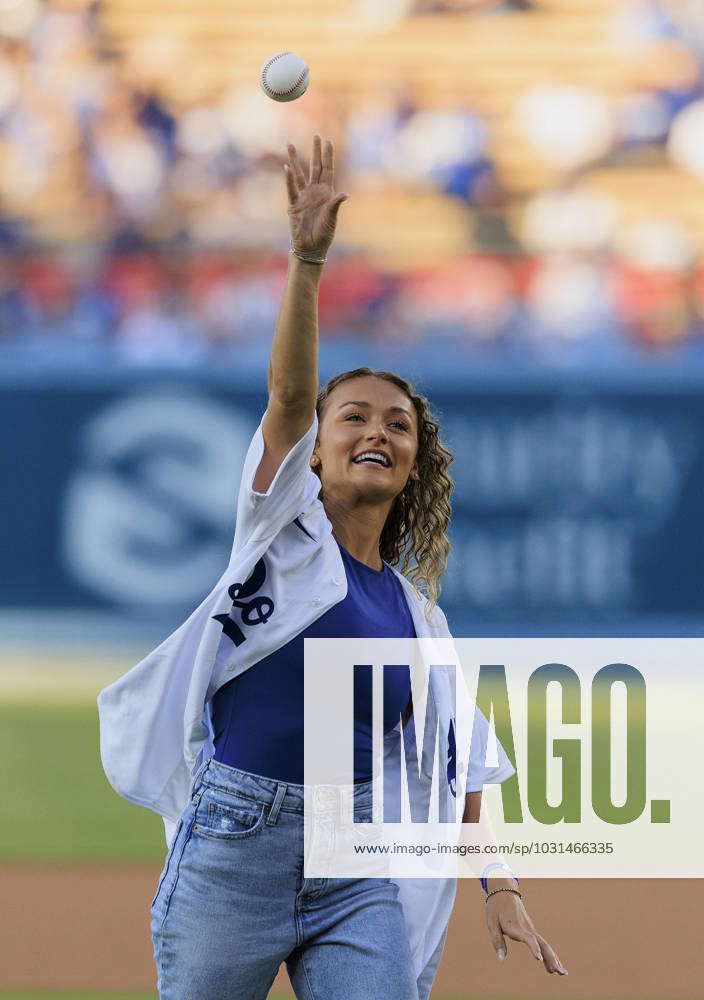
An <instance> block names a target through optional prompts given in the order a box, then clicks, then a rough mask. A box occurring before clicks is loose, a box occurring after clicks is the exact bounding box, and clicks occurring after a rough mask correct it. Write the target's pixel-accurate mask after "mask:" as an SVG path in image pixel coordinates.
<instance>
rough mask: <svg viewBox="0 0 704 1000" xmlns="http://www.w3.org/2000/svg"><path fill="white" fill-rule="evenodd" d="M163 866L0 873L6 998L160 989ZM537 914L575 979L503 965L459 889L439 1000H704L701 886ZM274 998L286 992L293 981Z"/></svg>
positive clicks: (515, 951) (553, 895) (3, 869)
mask: <svg viewBox="0 0 704 1000" xmlns="http://www.w3.org/2000/svg"><path fill="white" fill-rule="evenodd" d="M158 876H159V866H158V865H157V866H155V865H152V864H149V865H134V864H131V865H121V864H110V865H105V864H95V865H86V864H82V865H69V864H58V863H53V864H48V863H44V864H39V863H31V864H30V863H26V864H15V865H12V866H8V865H3V866H0V885H1V886H2V892H1V893H0V935H2V938H1V939H2V951H3V961H2V963H1V971H0V989H5V990H9V989H17V990H19V989H27V990H30V989H47V990H58V989H63V990H70V989H75V990H93V989H97V990H115V991H118V990H121V991H124V992H129V991H135V992H139V991H145V990H150V989H154V987H155V981H156V976H155V971H154V966H153V961H152V954H151V940H150V936H149V912H148V911H149V903H150V901H151V898H152V896H153V894H154V892H155V891H156V884H157V879H158ZM524 888H525V889H526V901H527V903H528V906H529V910H530V912H531V914H532V916H533V918H534V920H535V922H536V924H537V926H538V927H539V929H542V931H543V933H545V935H546V936H547V937H549V938H550V939H551V940H552V941H553V943H554V944H555V945H556V946H557V947H558V949H559V952H560V954H561V957H562V959H563V961H564V963H565V965H566V967H567V968H568V969H569V972H570V975H569V978H565V977H559V978H558V977H557V976H547V975H546V974H545V973H544V972H543V971H542V970H541V968H540V967H539V966H538V964H537V963H536V962H535V960H534V959H532V958H530V956H529V955H528V953H527V950H526V949H525V948H524V947H523V946H518V945H513V946H509V958H508V960H507V961H506V962H505V964H504V965H500V964H499V962H498V960H497V959H496V958H495V957H494V954H493V952H492V950H491V949H490V946H489V944H488V938H487V935H486V931H485V930H484V927H483V923H482V922H483V919H484V913H483V905H484V904H483V902H482V897H481V892H480V890H479V888H478V887H477V885H476V884H475V883H474V882H470V881H468V880H463V881H462V882H460V886H459V895H458V901H457V905H456V908H455V912H454V915H453V919H452V922H451V925H450V934H449V937H448V942H447V946H446V949H445V955H444V958H443V962H442V965H441V968H440V973H439V975H438V979H437V981H436V987H435V991H434V992H435V993H436V994H437V995H438V996H441V995H442V994H450V995H455V996H468V997H469V996H478V995H479V996H486V997H497V998H498V997H515V998H519V997H550V996H560V997H572V998H577V997H579V998H580V1000H585V998H590V1000H591V998H594V1000H596V998H607V997H608V998H636V997H637V998H639V1000H642V998H658V1000H675V998H685V997H687V998H692V1000H694V998H698V997H701V995H702V986H701V982H700V981H699V978H698V976H697V974H696V971H695V969H696V966H699V967H700V968H701V966H702V956H701V946H700V942H699V938H700V933H699V929H700V927H701V925H702V917H703V916H704V902H703V900H702V894H701V886H700V883H698V882H696V881H694V882H687V881H684V880H675V881H671V882H667V881H664V880H655V879H652V880H643V881H635V880H608V881H607V880H604V879H600V880H594V881H591V882H589V881H587V880H583V879H582V880H530V881H526V882H525V883H524ZM275 992H276V993H279V994H280V993H282V992H284V993H286V992H289V991H288V984H287V978H286V974H285V971H283V972H282V973H281V974H280V976H279V978H278V979H277V983H276V987H275Z"/></svg>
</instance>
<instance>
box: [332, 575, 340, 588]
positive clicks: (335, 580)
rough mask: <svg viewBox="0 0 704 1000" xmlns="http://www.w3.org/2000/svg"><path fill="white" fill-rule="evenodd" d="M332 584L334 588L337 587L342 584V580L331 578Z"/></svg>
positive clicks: (336, 577)
mask: <svg viewBox="0 0 704 1000" xmlns="http://www.w3.org/2000/svg"><path fill="white" fill-rule="evenodd" d="M332 582H333V583H334V584H335V586H336V587H339V586H341V584H342V580H341V579H340V577H339V576H334V577H333V578H332Z"/></svg>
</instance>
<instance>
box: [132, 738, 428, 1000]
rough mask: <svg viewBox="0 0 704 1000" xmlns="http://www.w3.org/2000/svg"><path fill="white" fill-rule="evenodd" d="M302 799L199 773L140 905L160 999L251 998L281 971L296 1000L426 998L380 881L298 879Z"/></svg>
mask: <svg viewBox="0 0 704 1000" xmlns="http://www.w3.org/2000/svg"><path fill="white" fill-rule="evenodd" d="M303 794H304V790H303V785H296V784H291V783H288V782H282V781H276V780H275V779H272V778H264V777H261V776H259V775H255V774H249V773H248V772H246V771H240V770H238V769H236V768H233V767H229V766H228V765H226V764H221V763H220V762H219V761H216V760H215V759H214V758H212V757H211V758H210V759H209V760H207V761H206V762H204V763H203V765H201V768H200V769H199V772H198V774H197V775H196V780H195V783H194V786H193V793H192V797H191V801H190V802H189V804H188V805H187V806H186V808H185V809H184V811H183V813H182V815H181V817H180V820H179V823H178V826H177V829H176V834H175V836H174V839H173V841H172V844H171V847H170V849H169V852H168V854H167V856H166V861H165V863H164V868H163V870H162V873H161V876H160V879H159V885H158V887H157V891H156V895H155V897H154V899H153V901H152V905H151V917H152V919H151V931H152V941H153V945H154V960H155V962H156V967H157V973H158V983H157V986H158V990H159V997H160V998H161V1000H260V998H264V997H266V996H267V994H268V992H269V989H270V987H271V984H272V982H273V981H274V978H275V976H276V973H277V971H278V969H279V966H280V964H281V963H282V962H286V967H287V969H288V973H289V976H290V978H291V982H292V984H293V988H294V991H295V993H296V996H297V997H298V998H299V1000H376V998H383V1000H419V998H420V1000H426V998H427V996H428V994H429V992H430V983H427V984H425V983H423V984H421V985H420V987H419V985H418V984H417V983H416V980H415V976H414V974H413V968H412V964H411V956H410V952H409V947H408V940H407V937H406V931H405V925H404V920H403V913H402V909H401V904H400V902H399V900H398V887H397V886H396V885H395V884H394V883H393V882H392V881H391V880H390V879H384V878H369V879H344V878H330V879H323V878H320V879H317V878H303ZM354 799H355V811H356V813H357V815H358V816H359V817H360V818H362V817H363V816H364V815H365V814H367V813H368V814H369V816H370V817H371V802H372V797H371V782H367V783H365V784H360V785H358V786H356V788H355V793H354ZM419 990H420V992H419Z"/></svg>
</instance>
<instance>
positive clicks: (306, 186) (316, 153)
mask: <svg viewBox="0 0 704 1000" xmlns="http://www.w3.org/2000/svg"><path fill="white" fill-rule="evenodd" d="M284 170H285V172H286V189H287V191H288V216H289V227H290V230H291V244H292V246H293V249H294V250H296V251H298V253H300V254H305V255H306V256H311V257H316V258H321V259H322V258H323V257H324V256H325V254H326V253H327V250H328V247H329V246H330V244H331V243H332V241H333V237H334V236H335V226H336V224H337V213H338V210H339V208H340V205H341V204H342V202H343V201H346V200H347V195H346V194H337V195H336V194H335V193H334V191H333V179H334V158H333V148H332V142H331V140H330V139H326V140H325V146H324V147H322V143H321V139H320V136H319V135H317V134H316V135H314V136H313V152H312V155H311V158H310V170H309V171H308V176H307V177H306V174H305V171H304V169H303V166H302V165H301V162H300V160H299V159H298V153H297V152H296V147H295V146H293V145H291V144H290V143H289V146H288V163H286V164H284Z"/></svg>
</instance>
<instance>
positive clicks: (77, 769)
mask: <svg viewBox="0 0 704 1000" xmlns="http://www.w3.org/2000/svg"><path fill="white" fill-rule="evenodd" d="M98 734H99V729H98V710H97V706H94V705H93V704H87V705H36V704H34V705H25V704H19V705H9V704H0V760H2V762H3V764H2V770H3V793H4V794H3V795H2V796H0V858H1V859H3V860H20V859H32V860H47V861H54V860H76V861H92V860H96V861H99V860H123V861H125V860H126V861H163V858H164V854H165V852H166V841H165V839H164V824H163V821H162V819H161V817H160V816H158V815H157V814H156V813H154V812H151V810H149V809H143V808H141V807H140V806H135V805H132V803H130V802H127V801H126V800H125V799H123V798H121V797H120V796H119V795H118V794H117V793H116V792H115V791H114V790H113V789H112V787H111V786H110V784H109V783H108V780H107V778H106V777H105V774H104V772H103V768H102V764H101V761H100V750H99V735H98ZM0 997H3V994H0ZM3 1000H9V998H3ZM111 1000H121V998H119V997H112V998H111Z"/></svg>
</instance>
